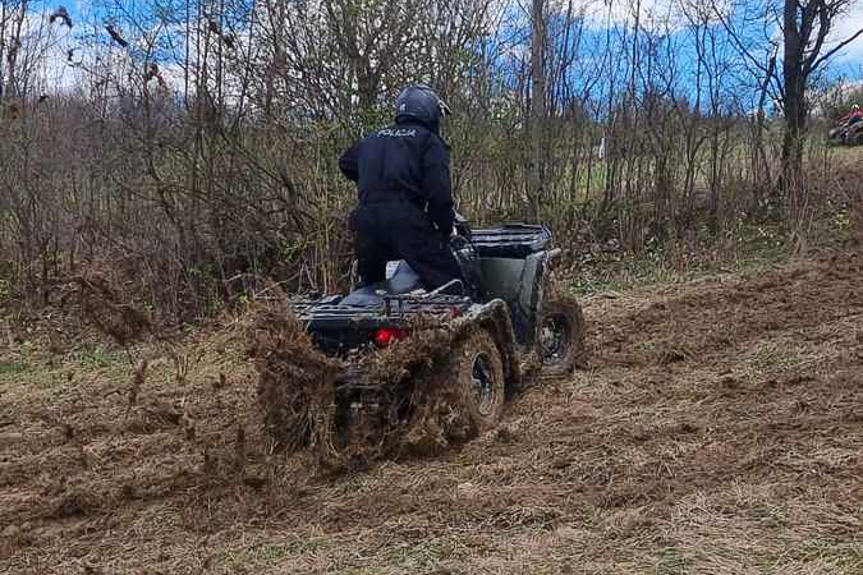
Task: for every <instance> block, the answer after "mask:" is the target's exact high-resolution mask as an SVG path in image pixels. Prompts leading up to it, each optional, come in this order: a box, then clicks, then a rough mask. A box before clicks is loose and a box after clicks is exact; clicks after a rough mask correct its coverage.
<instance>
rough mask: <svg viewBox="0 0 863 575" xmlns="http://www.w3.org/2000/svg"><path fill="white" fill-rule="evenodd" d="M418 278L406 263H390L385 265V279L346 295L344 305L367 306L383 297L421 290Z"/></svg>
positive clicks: (378, 301)
mask: <svg viewBox="0 0 863 575" xmlns="http://www.w3.org/2000/svg"><path fill="white" fill-rule="evenodd" d="M422 287H423V286H422V281H421V280H420V276H419V275H417V273H416V272H415V271H414V270H413V268H411V267H410V266H409V265H408V263H407V262H406V261H403V260H400V261H397V262H390V263H389V265H387V279H386V280H384V281H382V282H378V283H375V284H371V285H366V286H363V287H360V288H357V289H355V290H354V291H352V292H351V293H349V294H348V295H346V296H345V297H344V298H343V299H342V301H341V303H342V304H344V305H355V306H367V305H375V304H377V303H380V301H381V300H382V299H383V296H385V295H404V294H408V293H410V292H412V291H414V290H418V289H420V288H422Z"/></svg>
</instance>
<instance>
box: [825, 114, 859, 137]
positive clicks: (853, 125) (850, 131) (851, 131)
mask: <svg viewBox="0 0 863 575" xmlns="http://www.w3.org/2000/svg"><path fill="white" fill-rule="evenodd" d="M828 140H829V141H830V142H832V143H835V144H845V145H847V146H858V145H863V111H861V110H859V109H855V110H853V111H851V112H850V113H848V114H846V115H845V116H843V117H842V118H840V119H839V120H838V121H837V122H836V126H835V127H834V128H833V129H831V130H830V133H829V134H828Z"/></svg>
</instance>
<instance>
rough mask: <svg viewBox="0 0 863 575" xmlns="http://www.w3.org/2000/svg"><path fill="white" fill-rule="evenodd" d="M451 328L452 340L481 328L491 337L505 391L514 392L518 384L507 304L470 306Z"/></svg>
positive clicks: (502, 301) (516, 358) (498, 302)
mask: <svg viewBox="0 0 863 575" xmlns="http://www.w3.org/2000/svg"><path fill="white" fill-rule="evenodd" d="M452 327H453V333H454V336H455V337H454V340H455V339H459V338H461V337H464V336H466V335H467V334H468V333H470V332H471V331H472V330H476V329H483V330H485V331H487V332H488V333H489V334H491V336H492V338H493V339H494V342H495V344H496V345H497V348H498V351H499V352H500V359H501V362H502V364H503V373H504V382H505V385H506V388H507V390H510V389H514V388H515V387H516V386H517V385H518V384H519V383H520V382H521V370H520V368H519V358H518V348H517V343H516V339H515V332H514V330H513V326H512V316H511V314H510V309H509V305H507V303H506V302H505V301H504V300H502V299H493V300H491V301H490V302H488V303H485V304H478V305H473V306H471V308H470V309H469V310H468V312H467V313H466V314H464V315H462V316H461V317H459V318H457V319H456V320H455V321H454V322H453V326H452Z"/></svg>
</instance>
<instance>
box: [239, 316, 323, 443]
mask: <svg viewBox="0 0 863 575" xmlns="http://www.w3.org/2000/svg"><path fill="white" fill-rule="evenodd" d="M246 349H247V352H248V354H249V356H250V357H251V358H252V359H253V360H254V362H255V367H256V369H257V371H258V397H259V401H260V404H261V407H262V409H263V411H264V425H265V427H266V431H267V434H268V436H269V437H270V438H271V439H273V440H275V441H276V443H278V444H279V445H280V446H281V447H284V448H285V449H287V450H289V451H297V450H300V449H303V448H309V449H311V450H313V451H315V452H317V453H318V454H319V455H320V456H322V457H323V458H325V459H329V458H332V457H334V456H335V455H336V451H335V445H334V438H333V417H334V403H335V386H334V379H335V376H336V374H337V373H338V371H339V369H340V366H339V364H338V363H337V362H335V361H333V360H330V359H328V358H327V357H325V356H324V355H323V354H322V353H320V352H319V351H318V350H316V349H315V347H314V345H313V343H312V341H311V339H310V337H309V335H308V334H307V333H306V332H305V331H304V330H303V329H302V327H301V326H300V324H299V323H298V322H297V320H296V318H295V317H294V316H293V314H292V313H291V312H290V311H289V310H288V309H287V306H285V305H284V304H282V303H272V304H267V305H265V306H264V307H262V308H261V309H259V310H258V311H257V312H256V313H255V314H254V316H253V318H252V321H251V322H250V325H249V327H248V329H247V331H246Z"/></svg>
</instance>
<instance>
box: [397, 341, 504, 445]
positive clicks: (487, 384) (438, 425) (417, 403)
mask: <svg viewBox="0 0 863 575" xmlns="http://www.w3.org/2000/svg"><path fill="white" fill-rule="evenodd" d="M504 392H505V386H504V371H503V361H502V359H501V355H500V351H499V349H498V347H497V344H496V343H495V340H494V338H493V337H492V336H491V334H490V333H489V332H488V331H486V330H484V329H478V330H475V331H471V332H469V333H467V334H465V335H464V336H462V337H460V338H459V339H457V340H456V341H455V342H454V343H453V345H452V348H450V350H449V351H448V352H447V353H446V355H445V356H444V357H442V358H440V363H436V364H435V365H433V366H431V367H430V373H428V376H427V378H423V379H422V380H421V381H420V382H419V383H418V385H416V387H415V389H414V394H413V397H412V399H411V403H412V404H413V405H414V412H413V414H412V422H411V424H410V430H409V431H408V433H407V442H408V445H409V446H410V449H411V451H414V452H417V453H434V452H439V451H440V450H441V449H445V448H446V447H447V446H449V445H452V444H454V443H463V442H466V441H469V440H471V439H473V438H475V437H477V436H479V435H481V434H483V433H484V432H486V431H488V430H489V429H491V428H493V427H494V426H495V425H497V423H498V422H499V421H500V417H501V414H502V413H503V404H504V399H505V395H504Z"/></svg>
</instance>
